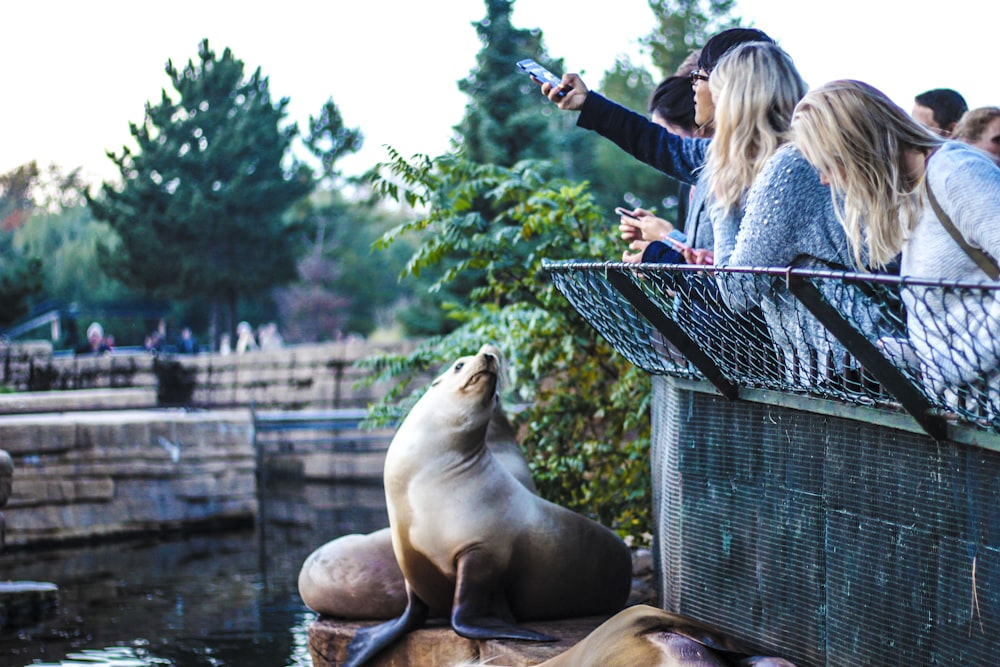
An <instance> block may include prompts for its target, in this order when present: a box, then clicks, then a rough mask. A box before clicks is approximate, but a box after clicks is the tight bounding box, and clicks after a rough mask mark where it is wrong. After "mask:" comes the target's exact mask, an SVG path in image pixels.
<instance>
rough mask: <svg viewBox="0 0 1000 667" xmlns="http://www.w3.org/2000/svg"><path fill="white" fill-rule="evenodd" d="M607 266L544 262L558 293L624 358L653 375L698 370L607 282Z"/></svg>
mask: <svg viewBox="0 0 1000 667" xmlns="http://www.w3.org/2000/svg"><path fill="white" fill-rule="evenodd" d="M606 266H607V265H605V264H576V263H573V264H561V263H548V262H546V263H545V267H546V268H547V270H548V271H549V274H550V275H551V276H552V280H553V282H554V283H555V285H556V287H557V288H558V289H559V291H560V292H561V293H562V294H563V296H565V297H566V298H567V299H568V300H569V302H570V303H571V304H572V305H573V307H574V308H576V310H577V312H579V313H580V315H582V316H583V318H584V319H585V320H587V323H588V324H590V326H592V327H593V328H594V329H595V330H596V331H597V332H598V333H599V334H601V336H603V337H604V339H605V340H607V341H608V343H609V344H611V345H612V346H613V347H614V348H615V350H617V351H618V353H619V354H621V355H622V356H623V357H625V358H626V359H628V360H629V362H631V363H632V364H635V365H636V366H638V367H639V368H641V369H643V370H645V371H647V372H649V373H652V374H654V375H663V374H668V373H669V374H671V375H675V376H678V377H696V376H697V375H698V371H697V369H696V368H695V367H694V366H692V365H691V364H690V362H689V361H688V360H687V359H686V358H685V357H684V355H683V354H682V353H681V352H680V351H678V350H677V349H676V348H675V347H674V346H672V345H671V344H670V343H669V342H668V341H667V340H666V339H665V338H664V336H663V335H662V334H661V333H660V332H659V331H658V330H657V329H656V328H655V327H654V326H653V325H652V324H650V322H649V320H648V319H647V318H646V317H644V316H643V315H642V314H641V313H639V312H638V311H637V310H636V308H635V306H634V305H632V304H631V303H630V302H629V301H628V300H627V299H625V298H624V297H623V296H622V295H621V294H620V293H619V292H618V290H616V289H615V288H614V287H613V286H612V285H611V283H610V282H609V281H608V273H607V271H606V270H604V269H605V268H606Z"/></svg>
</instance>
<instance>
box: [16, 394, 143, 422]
mask: <svg viewBox="0 0 1000 667" xmlns="http://www.w3.org/2000/svg"><path fill="white" fill-rule="evenodd" d="M155 406H156V389H155V388H152V387H146V388H143V387H139V388H127V389H72V390H66V391H21V392H16V393H13V394H0V415H20V414H30V413H38V412H72V411H77V410H128V409H134V408H151V407H155Z"/></svg>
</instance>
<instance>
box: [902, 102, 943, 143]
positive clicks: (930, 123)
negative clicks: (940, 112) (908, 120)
mask: <svg viewBox="0 0 1000 667" xmlns="http://www.w3.org/2000/svg"><path fill="white" fill-rule="evenodd" d="M910 115H911V116H912V117H913V120H915V121H917V122H918V123H920V124H921V125H923V126H924V127H926V128H928V129H930V130H931V131H933V132H934V133H935V134H940V135H941V136H942V137H946V136H948V133H947V132H945V131H944V130H943V129H942V128H941V126H940V125H938V124H937V121H936V120H934V111H933V110H932V109H931V108H930V107H925V106H924V105H923V104H914V105H913V111H912V112H910Z"/></svg>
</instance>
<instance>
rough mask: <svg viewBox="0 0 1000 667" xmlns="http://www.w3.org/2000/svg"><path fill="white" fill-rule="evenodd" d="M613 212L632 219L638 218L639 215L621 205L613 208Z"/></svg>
mask: <svg viewBox="0 0 1000 667" xmlns="http://www.w3.org/2000/svg"><path fill="white" fill-rule="evenodd" d="M615 213H617V214H618V215H624V216H625V217H626V218H632V219H633V220H638V219H639V216H637V215H636V214H635V213H633V212H632V211H629V210H628V209H624V208H622V207H621V206H619V207H617V208H616V209H615Z"/></svg>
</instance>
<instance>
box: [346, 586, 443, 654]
mask: <svg viewBox="0 0 1000 667" xmlns="http://www.w3.org/2000/svg"><path fill="white" fill-rule="evenodd" d="M429 614H430V607H428V606H427V603H425V602H424V601H423V600H421V599H420V598H419V597H417V596H416V595H415V594H414V593H413V592H412V591H409V595H408V600H407V604H406V609H405V610H403V615H402V616H400V617H399V618H395V619H393V620H391V621H387V622H385V623H379V624H378V625H371V626H368V627H366V628H361V629H360V630H358V631H357V632H355V633H354V638H353V639H351V643H350V644H348V645H347V660H346V661H344V664H343V665H342V666H341V667H361V665H364V664H365V663H367V662H368V661H369V660H370V659H371V658H373V657H375V655H376V654H377V653H379V652H380V651H381V650H382V649H384V648H386V647H387V646H389V645H390V644H392V643H393V642H395V641H396V640H397V639H399V638H400V637H402V636H403V635H405V634H406V633H407V632H410V631H411V630H416V629H417V628H419V627H421V626H423V624H424V623H425V622H426V621H427V616H428V615H429Z"/></svg>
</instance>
